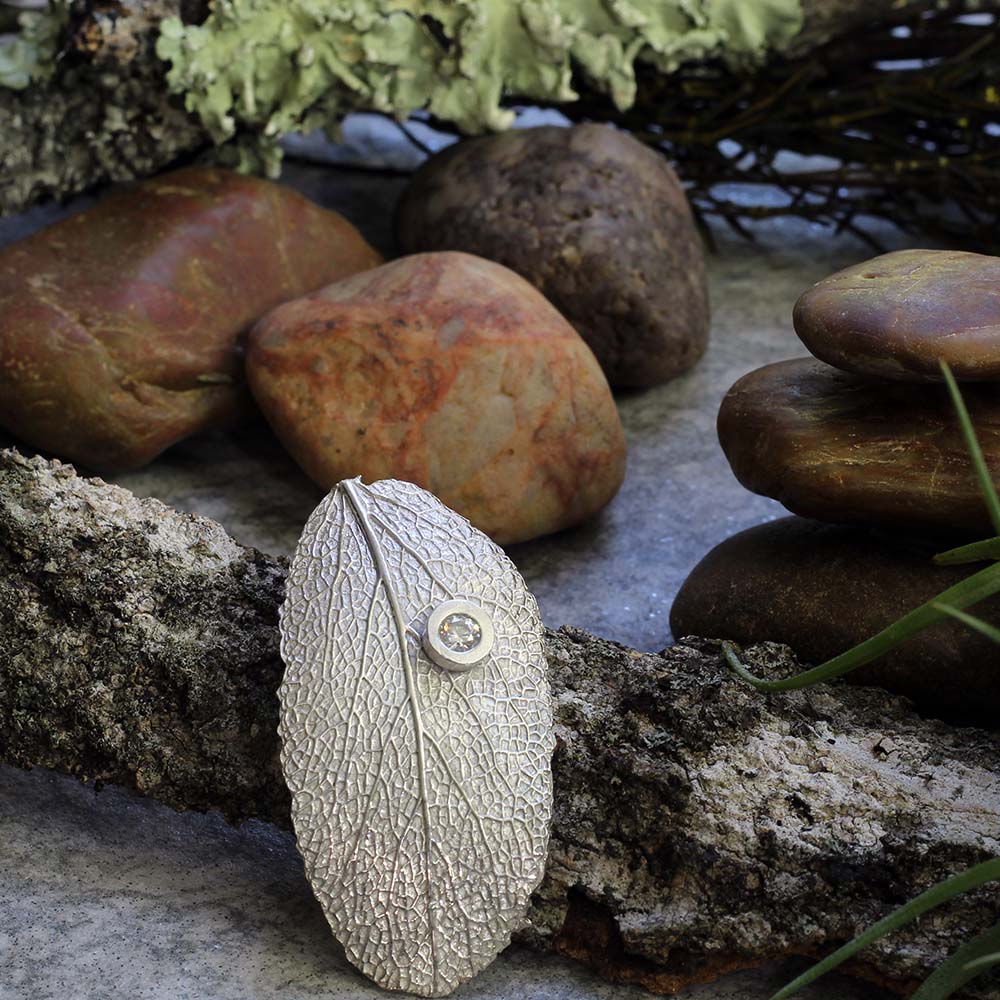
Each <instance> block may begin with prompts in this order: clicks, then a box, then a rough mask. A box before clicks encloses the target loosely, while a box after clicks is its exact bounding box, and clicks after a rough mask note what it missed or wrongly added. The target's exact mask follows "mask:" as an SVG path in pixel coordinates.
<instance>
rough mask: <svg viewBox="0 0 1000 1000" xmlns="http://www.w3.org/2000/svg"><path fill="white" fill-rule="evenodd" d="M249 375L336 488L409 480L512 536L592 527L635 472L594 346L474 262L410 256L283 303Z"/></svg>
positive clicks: (306, 463)
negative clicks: (628, 469)
mask: <svg viewBox="0 0 1000 1000" xmlns="http://www.w3.org/2000/svg"><path fill="white" fill-rule="evenodd" d="M247 375H248V380H249V383H250V388H251V389H252V391H253V394H254V396H255V398H256V400H257V402H258V404H259V405H260V408H261V409H262V410H263V411H264V413H265V415H266V416H267V418H268V420H269V421H270V423H271V425H272V427H273V428H274V430H275V432H276V433H277V435H278V437H279V438H280V439H281V440H282V441H283V442H284V444H285V447H286V448H288V450H289V451H290V452H291V453H292V455H294V456H295V458H296V459H297V460H298V462H299V464H300V465H301V466H302V467H303V468H304V469H305V470H306V472H307V473H308V474H309V475H310V476H311V477H312V478H313V479H314V480H315V481H316V482H317V483H319V484H320V485H321V486H323V487H324V488H329V487H331V486H332V485H333V484H334V483H336V482H338V481H339V480H341V479H344V478H347V477H350V476H359V475H360V476H363V477H364V478H365V479H367V480H374V479H384V478H395V479H405V480H409V481H410V482H413V483H417V484H418V485H420V486H423V487H425V488H426V489H429V490H432V491H433V492H434V493H436V494H437V495H438V496H439V497H440V498H441V499H442V500H443V501H444V502H445V503H446V504H448V505H449V506H451V507H453V508H454V509H455V510H457V511H459V512H460V513H461V514H464V515H465V516H466V517H468V518H469V519H470V520H471V521H472V522H473V524H475V525H477V526H478V527H479V528H481V529H482V530H484V531H486V532H488V533H489V534H491V535H492V536H493V537H494V538H496V539H497V540H498V541H501V542H515V541H521V540H524V539H527V538H532V537H534V536H536V535H542V534H545V533H547V532H551V531H558V530H559V529H561V528H566V527H569V526H570V525H572V524H576V523H577V522H579V521H582V520H583V519H584V518H587V517H589V516H590V515H591V514H593V513H595V512H596V511H597V510H599V509H600V508H601V507H603V506H604V505H605V504H606V503H608V501H609V500H611V498H612V497H613V496H614V495H615V493H616V492H617V490H618V487H619V485H620V484H621V481H622V476H623V474H624V469H625V442H624V437H623V434H622V428H621V423H620V422H619V419H618V412H617V410H616V409H615V404H614V400H613V399H612V397H611V393H610V390H609V389H608V384H607V382H606V381H605V379H604V376H603V374H602V373H601V369H600V367H599V366H598V364H597V361H596V360H595V359H594V356H593V354H592V353H591V352H590V350H589V348H588V347H587V345H586V344H584V342H583V341H582V340H581V339H580V337H579V336H578V335H577V334H576V332H575V331H574V330H573V329H572V327H570V325H569V324H568V323H567V322H566V321H565V320H564V319H563V318H562V317H561V316H560V315H559V314H558V313H557V312H556V310H555V309H554V308H553V307H552V306H551V305H550V304H549V303H548V302H546V301H545V299H544V298H543V297H542V296H541V295H540V294H539V293H538V292H536V291H535V289H533V288H532V287H531V286H530V285H529V284H528V283H527V282H526V281H524V280H523V279H522V278H519V277H518V276H517V275H516V274H514V273H513V272H511V271H508V270H507V269H506V268H504V267H501V266H500V265H499V264H493V263H491V262H490V261H486V260H481V259H480V258H477V257H472V256H469V255H468V254H459V253H436V254H419V255H417V256H414V257H404V258H402V259H401V260H398V261H395V262H393V263H391V264H386V265H385V266H383V267H380V268H377V269H376V270H374V271H369V272H367V273H365V274H359V275H355V276H354V277H353V278H348V279H346V280H345V281H341V282H338V283H337V284H334V285H330V286H329V287H327V288H325V289H323V290H322V291H321V292H318V293H316V294H313V295H310V296H307V297H305V298H302V299H299V300H298V301H296V302H289V303H286V304H285V305H283V306H279V307H278V308H277V309H275V310H274V311H273V312H271V313H270V314H269V315H268V316H266V317H264V319H263V320H261V321H260V322H259V323H258V324H257V325H256V326H255V327H254V329H253V331H252V333H251V335H250V339H249V342H248V347H247Z"/></svg>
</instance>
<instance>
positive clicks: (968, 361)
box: [794, 250, 1000, 382]
mask: <svg viewBox="0 0 1000 1000" xmlns="http://www.w3.org/2000/svg"><path fill="white" fill-rule="evenodd" d="M794 318H795V330H796V332H797V333H798V335H799V337H800V338H801V339H802V342H803V343H804V344H805V345H806V347H808V348H809V350H810V351H811V352H812V353H813V354H815V355H816V357H817V358H821V359H822V360H823V361H826V362H828V363H829V364H831V365H834V366H835V367H836V368H842V369H843V370H844V371H849V372H858V373H861V374H866V375H878V376H881V377H882V378H890V379H902V380H904V381H908V382H926V381H940V380H941V368H940V362H941V361H946V362H947V363H948V364H949V365H950V366H951V370H952V372H953V373H954V374H955V377H956V378H959V379H969V380H1000V257H987V256H984V255H983V254H978V253H964V252H961V251H958V250H900V251H897V252H896V253H888V254H885V255H883V256H881V257H876V258H875V259H874V260H869V261H865V262H864V263H862V264H857V265H855V266H854V267H848V268H846V269H845V270H843V271H838V272H837V273H836V274H832V275H830V277H828V278H824V279H823V280H822V281H820V282H818V283H817V284H815V285H813V287H812V288H810V289H809V290H808V291H807V292H805V293H804V294H803V295H802V296H801V297H800V298H799V301H798V302H797V303H796V305H795V317H794Z"/></svg>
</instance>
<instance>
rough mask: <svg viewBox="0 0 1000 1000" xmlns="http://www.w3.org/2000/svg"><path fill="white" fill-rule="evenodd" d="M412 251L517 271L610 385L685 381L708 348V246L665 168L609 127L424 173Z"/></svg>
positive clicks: (558, 134) (539, 131)
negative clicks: (459, 254) (470, 258)
mask: <svg viewBox="0 0 1000 1000" xmlns="http://www.w3.org/2000/svg"><path fill="white" fill-rule="evenodd" d="M397 236H398V239H399V242H400V245H401V246H402V247H403V248H404V250H405V251H407V252H410V253H413V252H417V251H426V250H463V251H466V252H468V253H474V254H479V255H480V256H482V257H487V258H489V259H490V260H495V261H498V262H499V263H501V264H504V265H506V266H507V267H509V268H511V269H513V270H515V271H517V272H518V274H520V275H522V276H524V277H525V278H527V279H528V280H529V281H530V282H531V283H532V284H533V285H535V286H536V287H537V288H538V289H539V290H540V291H541V292H542V293H543V294H544V295H546V296H547V297H548V299H549V300H550V301H551V302H552V303H553V304H554V305H555V306H556V308H557V309H559V311H560V312H561V313H562V314H563V315H564V316H565V317H566V318H567V319H568V320H569V321H570V323H572V324H573V326H574V327H575V328H576V329H577V331H578V332H579V333H580V335H581V336H582V337H583V339H584V340H586V342H587V343H588V344H589V345H590V347H591V349H592V350H593V352H594V354H595V355H596V356H597V360H598V361H599V362H600V363H601V367H602V368H603V369H604V373H605V374H606V375H607V377H608V381H609V382H610V383H611V384H612V385H615V386H648V385H654V384H656V383H657V382H662V381H664V380H665V379H669V378H671V377H672V376H674V375H677V374H679V373H680V372H683V371H685V370H687V369H688V368H690V367H691V366H692V365H693V364H694V363H695V362H696V361H697V360H698V358H699V357H701V355H702V353H703V352H704V350H705V345H706V343H707V341H708V295H707V291H706V284H705V263H704V257H703V255H702V247H701V239H700V237H699V235H698V232H697V229H696V228H695V224H694V220H693V218H692V215H691V210H690V208H689V206H688V203H687V199H686V197H685V195H684V189H683V188H682V187H681V185H680V182H679V181H678V180H677V177H676V175H675V174H674V172H673V171H672V170H671V169H670V167H669V166H668V165H667V163H666V162H665V160H664V159H663V157H662V156H659V155H658V154H656V153H654V152H653V151H652V150H650V149H648V148H647V147H646V146H644V145H643V144H642V143H640V142H638V141H637V140H635V139H633V138H632V137H631V136H629V135H627V134H625V133H624V132H620V131H618V130H616V129H614V128H611V127H610V126H607V125H577V126H575V127H573V128H558V127H555V126H546V127H542V128H534V129H523V130H520V131H515V132H508V133H505V134H503V135H493V136H487V137H483V138H478V139H470V140H467V141H465V142H461V143H458V144H456V145H454V146H451V147H449V148H448V149H445V150H443V151H442V152H440V153H438V154H437V155H436V156H434V157H433V158H432V159H431V160H429V161H428V162H427V163H426V164H425V165H424V166H423V167H422V168H421V169H420V171H419V172H418V173H417V175H416V176H415V178H414V180H413V182H412V183H411V185H410V187H409V188H408V189H407V191H406V194H405V195H404V197H403V201H402V202H401V204H400V207H399V211H398V215H397Z"/></svg>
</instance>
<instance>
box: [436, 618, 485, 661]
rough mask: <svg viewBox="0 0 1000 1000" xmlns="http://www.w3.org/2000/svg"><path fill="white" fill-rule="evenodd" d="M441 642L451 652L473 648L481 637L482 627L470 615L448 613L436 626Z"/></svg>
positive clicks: (462, 651) (463, 651)
mask: <svg viewBox="0 0 1000 1000" xmlns="http://www.w3.org/2000/svg"><path fill="white" fill-rule="evenodd" d="M438 635H439V636H440V637H441V642H442V643H443V644H444V645H445V646H447V647H448V649H450V650H451V651H452V652H453V653H467V652H468V651H469V650H470V649H475V648H476V646H478V645H479V643H480V641H481V640H482V638H483V629H482V626H481V625H480V624H479V622H477V621H476V619H475V618H473V617H472V615H466V614H463V613H461V612H459V613H458V614H454V615H448V616H447V617H446V618H445V619H444V620H443V621H442V622H441V624H440V625H439V626H438Z"/></svg>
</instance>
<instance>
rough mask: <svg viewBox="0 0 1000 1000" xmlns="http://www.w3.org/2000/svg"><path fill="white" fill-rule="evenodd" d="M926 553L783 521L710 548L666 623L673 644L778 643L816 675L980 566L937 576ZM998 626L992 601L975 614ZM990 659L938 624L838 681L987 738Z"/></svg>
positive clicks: (992, 718) (993, 660) (979, 640)
mask: <svg viewBox="0 0 1000 1000" xmlns="http://www.w3.org/2000/svg"><path fill="white" fill-rule="evenodd" d="M934 551H935V548H934V547H933V546H928V545H924V544H919V543H917V542H915V541H913V540H904V539H901V538H898V537H893V536H890V535H888V534H887V533H875V532H872V531H871V530H869V529H865V528H856V527H852V526H847V525H831V524H821V523H819V522H817V521H807V520H805V519H804V518H798V517H786V518H782V519H781V520H779V521H773V522H771V523H769V524H761V525H758V526H757V527H754V528H749V529H748V530H746V531H741V532H740V533H739V534H738V535H734V536H733V537H732V538H728V539H726V541H724V542H722V544H721V545H717V546H716V547H715V548H714V549H712V551H711V552H709V553H708V555H706V556H705V558H704V559H702V561H701V562H700V563H698V565H697V566H696V567H695V568H694V569H693V570H692V571H691V574H690V576H688V578H687V580H686V581H685V582H684V585H683V586H682V587H681V589H680V592H679V593H678V594H677V599H676V600H675V601H674V605H673V608H672V609H671V611H670V628H671V630H672V631H673V633H674V635H675V636H677V637H681V636H686V635H710V636H716V637H718V638H720V639H733V640H735V641H736V642H739V643H745V644H753V643H757V642H761V641H767V640H765V638H764V637H765V636H766V637H768V638H769V639H770V640H773V641H775V642H783V643H787V644H788V645H789V646H791V647H792V649H794V650H795V652H796V654H797V655H798V657H799V658H800V659H801V660H804V661H809V662H811V663H821V662H823V661H824V660H828V659H832V658H833V657H834V656H837V655H839V654H840V653H843V652H845V651H846V650H848V649H850V648H851V647H852V646H855V645H857V644H858V643H859V642H863V641H864V640H865V639H868V638H869V637H870V636H873V635H875V634H876V633H877V632H880V631H881V630H882V629H884V628H886V627H887V626H888V625H891V624H892V623H893V622H894V621H896V620H897V619H899V618H901V617H902V616H903V615H905V614H906V613H907V612H909V611H912V610H913V609H914V608H915V607H918V606H919V605H921V604H923V603H924V602H926V601H929V600H932V599H933V598H934V597H936V596H937V595H938V594H939V593H941V591H943V590H945V589H946V588H947V587H950V586H952V585H953V584H956V583H958V582H959V581H960V580H962V579H964V578H965V577H966V576H968V575H969V574H970V573H972V572H974V571H975V570H976V569H979V568H980V567H978V566H937V565H935V564H934V563H933V562H932V561H931V556H932V555H933V553H934ZM973 610H974V612H975V614H976V615H977V616H979V617H981V618H985V619H986V620H987V621H990V622H992V623H994V624H996V625H1000V597H992V598H990V599H989V600H988V601H986V602H984V603H982V604H979V605H977V606H976V607H975V608H974V609H973ZM998 662H1000V650H998V649H997V646H996V644H995V643H993V642H992V641H991V640H990V639H988V638H986V637H985V636H983V635H981V634H980V633H979V632H976V631H974V630H973V629H970V628H968V627H967V626H965V625H963V624H962V623H961V622H957V621H953V620H948V621H944V622H941V623H939V624H938V625H935V626H933V627H932V628H929V629H927V630H925V631H924V632H921V633H919V634H918V635H916V636H914V637H912V638H911V639H908V640H907V641H906V642H904V643H903V644H902V645H901V646H898V647H897V648H896V649H894V650H893V651H892V652H891V653H888V654H887V655H885V656H883V657H880V658H879V659H878V660H875V661H874V662H873V663H870V664H868V665H866V666H864V667H861V668H860V669H859V670H856V671H854V672H853V673H850V674H848V675H847V676H846V679H847V680H849V681H852V682H853V683H856V684H875V685H878V686H879V687H884V688H886V689H888V690H889V691H894V692H896V693H897V694H905V695H908V696H909V697H911V698H913V699H914V700H915V701H916V702H917V704H918V706H919V707H920V708H921V709H923V710H924V711H925V712H926V713H929V714H931V715H935V716H941V715H942V714H943V715H945V716H947V717H948V718H951V719H954V720H958V721H968V720H969V719H975V720H977V721H979V722H983V723H986V724H987V725H990V726H997V720H998V715H997V713H998V712H1000V687H998V685H997V683H996V676H995V674H996V671H995V669H994V667H995V665H996V664H997V663H998Z"/></svg>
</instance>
